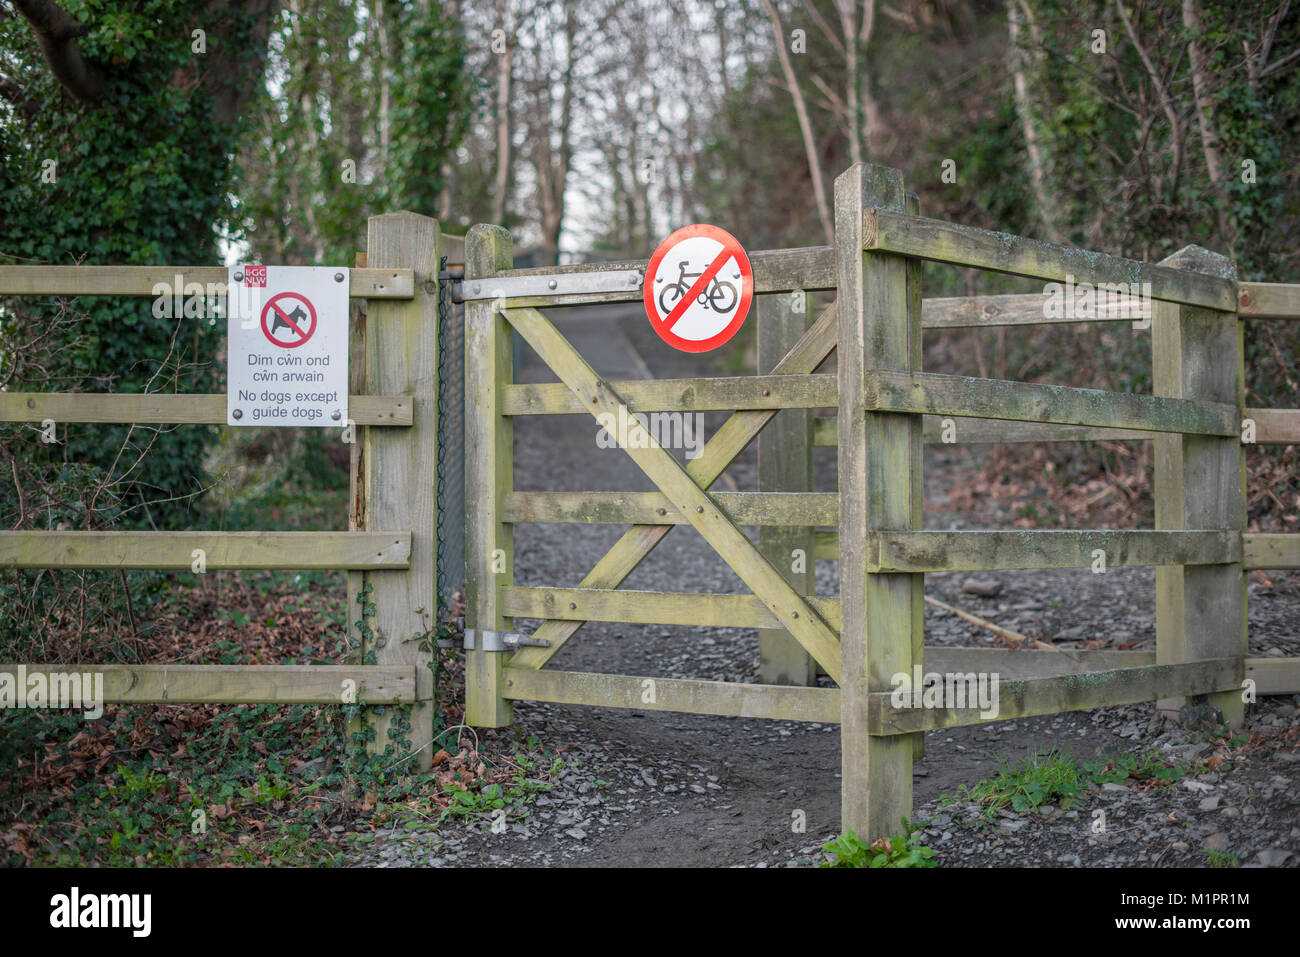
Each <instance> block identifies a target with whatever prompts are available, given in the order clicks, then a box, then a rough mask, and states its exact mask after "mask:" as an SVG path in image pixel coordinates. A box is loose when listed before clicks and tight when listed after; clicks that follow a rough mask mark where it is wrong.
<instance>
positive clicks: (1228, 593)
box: [1151, 246, 1246, 725]
mask: <svg viewBox="0 0 1300 957" xmlns="http://www.w3.org/2000/svg"><path fill="white" fill-rule="evenodd" d="M1165 263H1166V264H1167V265H1168V268H1173V269H1175V270H1176V271H1178V272H1183V273H1186V274H1187V275H1205V274H1206V273H1214V274H1217V275H1232V273H1233V270H1234V269H1235V267H1234V265H1233V263H1232V261H1231V260H1229V259H1227V258H1226V257H1223V256H1219V255H1216V254H1214V253H1210V252H1208V251H1207V250H1204V249H1201V248H1200V247H1198V246H1188V247H1186V248H1184V249H1182V250H1180V251H1179V252H1177V253H1175V254H1174V255H1173V256H1170V257H1169V258H1168V259H1166V260H1165ZM1234 305H1235V303H1234ZM1243 332H1244V327H1243V326H1242V324H1241V323H1240V322H1239V321H1237V317H1236V315H1234V314H1233V313H1232V312H1219V311H1214V310H1209V309H1198V308H1192V307H1190V306H1187V305H1171V304H1168V303H1157V304H1156V305H1155V309H1154V312H1153V315H1152V322H1151V355H1152V373H1153V375H1152V387H1153V391H1154V392H1155V393H1156V394H1157V395H1162V396H1172V397H1175V398H1179V399H1195V400H1205V401H1210V402H1222V403H1235V404H1237V405H1238V406H1241V405H1244V404H1245V367H1244V356H1245V352H1244V349H1243V347H1242V335H1243ZM1153 451H1154V453H1155V456H1154V457H1155V476H1154V479H1155V481H1154V489H1153V490H1154V492H1155V506H1156V508H1155V512H1156V514H1155V519H1156V528H1157V529H1161V530H1172V529H1187V528H1218V529H1224V530H1225V531H1227V532H1230V533H1232V534H1234V535H1236V536H1237V537H1238V539H1240V534H1241V532H1242V531H1243V530H1244V529H1245V525H1246V457H1245V449H1244V447H1243V446H1242V444H1241V436H1240V425H1238V429H1237V430H1236V431H1235V432H1234V434H1232V435H1231V436H1229V437H1225V438H1212V437H1209V436H1202V435H1182V436H1167V437H1165V436H1162V437H1161V438H1159V439H1157V440H1156V442H1155V445H1154V448H1153ZM1241 560H1242V556H1241V554H1240V553H1238V554H1237V555H1235V556H1234V557H1233V558H1232V560H1231V563H1230V564H1222V565H1217V566H1213V567H1193V563H1191V562H1165V563H1162V564H1164V565H1166V566H1170V565H1174V566H1179V565H1183V566H1188V567H1164V568H1157V569H1156V652H1157V659H1158V660H1159V662H1160V663H1161V664H1174V663H1178V662H1184V661H1199V660H1202V659H1207V658H1229V657H1234V656H1243V657H1244V656H1245V654H1246V574H1245V571H1244V569H1243V568H1242V565H1241ZM1184 703H1186V702H1185V701H1184V700H1183V699H1181V698H1180V699H1178V700H1171V701H1162V702H1160V704H1159V707H1160V708H1161V709H1162V710H1165V711H1175V710H1177V709H1178V708H1180V707H1181V706H1182V705H1183V704H1184ZM1213 704H1214V705H1215V706H1216V707H1219V708H1220V709H1222V711H1223V715H1224V718H1225V720H1227V721H1228V722H1229V723H1230V724H1234V725H1235V724H1239V723H1240V721H1241V719H1242V718H1243V717H1244V708H1243V702H1242V701H1241V696H1240V695H1239V694H1238V695H1219V696H1217V697H1216V698H1215V699H1213Z"/></svg>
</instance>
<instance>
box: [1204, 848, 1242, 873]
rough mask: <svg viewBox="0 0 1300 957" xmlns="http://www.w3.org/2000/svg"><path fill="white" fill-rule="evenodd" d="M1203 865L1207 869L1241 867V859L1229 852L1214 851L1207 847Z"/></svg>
mask: <svg viewBox="0 0 1300 957" xmlns="http://www.w3.org/2000/svg"><path fill="white" fill-rule="evenodd" d="M1205 864H1206V866H1207V867H1221V868H1231V867H1241V858H1239V857H1237V855H1236V854H1233V853H1232V852H1231V851H1216V850H1214V849H1213V848H1208V847H1207V848H1206V849H1205Z"/></svg>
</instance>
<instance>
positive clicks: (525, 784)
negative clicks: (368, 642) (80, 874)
mask: <svg viewBox="0 0 1300 957" xmlns="http://www.w3.org/2000/svg"><path fill="white" fill-rule="evenodd" d="M363 710H364V706H328V707H326V706H319V705H289V706H284V705H282V706H274V705H257V706H226V707H220V708H217V707H197V706H188V707H182V706H145V707H117V708H110V709H108V710H106V711H105V714H104V716H103V717H102V718H101V719H99V720H98V721H93V722H89V721H86V720H84V719H83V718H82V717H81V716H79V715H72V714H64V713H60V712H50V711H37V710H25V711H19V710H13V711H7V712H5V713H4V714H3V715H0V866H10V867H14V866H77V867H85V866H95V865H98V866H110V867H111V866H194V865H222V864H233V865H257V866H303V865H311V866H332V865H338V864H341V863H343V862H344V860H345V858H349V857H350V858H352V859H354V858H355V853H352V854H351V855H349V848H350V847H353V846H356V845H364V844H372V843H382V842H383V841H386V840H392V839H394V838H395V837H397V836H398V832H404V833H407V834H409V832H411V831H414V830H419V829H425V830H432V829H436V828H437V827H438V826H439V825H440V824H442V823H443V822H445V821H446V822H450V823H454V824H456V825H458V826H462V827H463V826H467V825H468V826H481V827H483V828H489V827H491V826H492V824H493V823H494V821H500V820H506V821H516V820H520V819H524V818H526V817H527V814H528V805H529V804H530V802H531V801H532V800H533V798H534V797H535V796H536V795H537V794H538V793H541V792H543V791H545V790H547V789H548V788H549V787H550V783H549V781H550V778H551V776H552V775H553V774H555V773H558V771H559V770H560V768H561V767H562V762H560V761H559V759H556V758H554V757H553V756H552V755H549V754H546V753H545V752H544V751H543V749H542V747H541V744H540V742H539V741H537V740H536V739H532V740H528V741H516V742H515V743H514V744H513V747H507V748H505V749H504V750H498V751H497V752H495V753H494V754H492V755H488V754H483V755H479V754H478V753H477V752H476V751H475V750H474V749H473V748H471V747H458V745H457V743H456V731H455V730H449V731H446V732H444V733H443V734H442V735H440V737H439V740H438V741H437V742H436V745H435V746H441V749H440V760H439V764H438V765H437V766H435V767H434V768H433V770H432V771H430V772H428V773H419V772H416V771H413V770H412V768H413V766H414V762H413V760H412V756H411V755H410V753H409V745H408V744H407V742H404V741H402V740H401V739H402V737H403V736H404V735H406V734H408V733H409V726H410V725H409V719H408V718H404V717H403V716H401V715H399V720H398V721H396V722H394V725H393V730H392V731H391V732H390V733H391V734H392V735H393V737H394V742H393V743H390V744H389V746H388V747H387V749H386V751H385V753H383V754H373V755H367V754H366V753H365V752H364V751H363V750H362V749H360V748H359V747H358V746H357V745H358V744H359V743H360V736H359V735H356V734H352V733H349V730H348V719H349V717H351V718H356V717H359V716H361V712H362V711H363ZM375 710H376V711H378V710H381V709H380V708H379V707H378V706H375ZM407 710H408V709H404V708H400V709H399V711H403V712H405V711H407ZM345 712H347V713H345ZM451 751H457V754H455V755H452V754H450V752H451ZM500 812H504V814H501V813H500Z"/></svg>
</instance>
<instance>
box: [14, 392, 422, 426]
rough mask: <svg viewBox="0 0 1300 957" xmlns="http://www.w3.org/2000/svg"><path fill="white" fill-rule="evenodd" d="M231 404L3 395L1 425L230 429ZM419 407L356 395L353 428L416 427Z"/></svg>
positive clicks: (102, 395)
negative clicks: (92, 424)
mask: <svg viewBox="0 0 1300 957" xmlns="http://www.w3.org/2000/svg"><path fill="white" fill-rule="evenodd" d="M226 402H227V397H226V395H225V393H218V394H197V393H164V392H148V393H142V394H133V393H124V392H0V422H43V421H45V420H46V419H53V420H54V421H56V422H99V423H104V424H114V423H116V424H121V425H129V424H141V425H144V424H157V425H225V424H226ZM413 405H414V403H413V401H412V399H411V396H408V395H352V396H348V418H349V419H350V420H351V423H352V424H353V425H378V426H385V425H391V426H405V425H411V424H412V423H413V422H414V417H413V413H412V408H413ZM347 424H348V423H346V422H340V423H339V427H340V428H341V427H343V426H345V425H347ZM253 427H254V428H256V426H253Z"/></svg>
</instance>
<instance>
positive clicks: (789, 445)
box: [758, 289, 817, 687]
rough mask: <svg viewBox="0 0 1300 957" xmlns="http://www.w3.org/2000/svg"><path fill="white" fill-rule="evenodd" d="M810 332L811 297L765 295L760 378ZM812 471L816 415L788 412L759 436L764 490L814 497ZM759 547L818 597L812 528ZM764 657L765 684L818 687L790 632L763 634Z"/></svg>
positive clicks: (768, 536)
mask: <svg viewBox="0 0 1300 957" xmlns="http://www.w3.org/2000/svg"><path fill="white" fill-rule="evenodd" d="M807 328H808V294H807V293H806V292H804V291H803V290H801V289H796V290H794V291H793V292H781V293H770V294H767V295H761V296H759V297H758V372H759V374H760V375H767V374H769V373H770V372H771V371H772V368H773V367H774V366H775V365H776V364H777V363H778V362H780V361H781V360H782V359H783V358H785V354H786V353H787V352H789V351H790V349H791V348H792V347H793V346H794V344H795V343H796V342H798V341H799V338H800V337H801V336H802V335H803V333H804V330H805V329H807ZM812 466H813V460H812V410H811V409H782V410H781V411H780V412H778V413H777V414H776V416H775V417H774V418H773V419H772V421H771V422H769V423H768V424H767V425H766V426H765V427H764V428H763V431H762V432H760V433H758V489H759V491H760V492H811V491H812V489H813V484H812V477H813V472H812ZM758 547H759V551H761V552H762V553H763V557H764V558H766V559H767V560H768V561H770V562H771V563H772V565H773V567H775V568H777V569H780V571H781V573H782V574H783V575H785V578H786V581H788V582H790V584H792V585H794V587H795V590H797V591H798V592H799V593H800V594H803V595H811V594H813V592H814V590H815V588H814V586H815V582H816V574H815V572H816V564H815V562H814V559H813V530H812V528H796V527H791V526H784V525H783V526H770V525H764V526H760V527H759V530H758ZM800 552H801V553H802V554H799V553H800ZM758 655H759V665H758V669H759V672H758V673H759V680H761V681H762V682H763V683H764V684H769V685H803V686H806V687H811V686H812V685H815V684H816V683H817V662H816V661H815V660H814V658H813V657H812V655H810V654H808V652H806V651H804V650H803V646H802V645H800V644H799V642H798V641H796V640H795V638H794V636H793V635H791V634H790V632H789V631H787V630H786V629H784V628H760V629H759V632H758Z"/></svg>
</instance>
